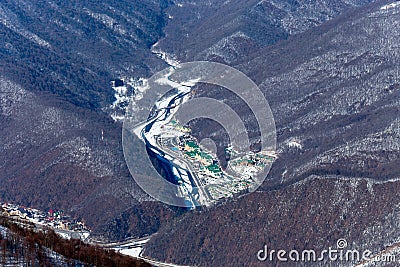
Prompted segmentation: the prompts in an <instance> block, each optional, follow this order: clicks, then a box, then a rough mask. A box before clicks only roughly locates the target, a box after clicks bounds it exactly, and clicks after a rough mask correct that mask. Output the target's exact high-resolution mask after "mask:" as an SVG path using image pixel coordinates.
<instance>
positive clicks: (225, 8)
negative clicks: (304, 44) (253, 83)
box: [157, 0, 372, 64]
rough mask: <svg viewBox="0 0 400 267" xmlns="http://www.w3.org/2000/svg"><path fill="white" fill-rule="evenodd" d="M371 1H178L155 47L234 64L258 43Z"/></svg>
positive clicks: (267, 42) (277, 38)
mask: <svg viewBox="0 0 400 267" xmlns="http://www.w3.org/2000/svg"><path fill="white" fill-rule="evenodd" d="M369 2H372V1H371V0H355V1H337V0H323V1H303V0H285V1H275V0H263V1H259V0H251V1H239V0H231V1H190V0H181V1H177V2H176V4H175V5H173V6H171V7H170V8H168V9H167V12H168V14H169V16H170V18H171V19H170V20H169V21H168V24H167V26H166V27H165V33H166V35H165V37H164V38H162V39H161V40H160V42H159V43H158V44H157V47H160V48H161V49H162V50H165V51H167V52H169V53H172V54H174V55H176V56H177V58H178V59H180V60H183V61H187V60H200V59H201V60H214V61H221V62H224V63H227V64H235V63H237V62H241V60H242V58H243V57H247V56H248V55H251V54H255V53H258V50H259V49H261V48H262V47H265V46H268V45H271V44H274V43H276V42H278V41H280V40H282V39H286V38H287V37H288V36H290V35H293V34H297V33H301V32H304V31H306V30H307V29H310V28H313V27H315V26H318V25H319V24H321V23H322V22H324V21H327V20H330V19H332V18H334V17H336V16H337V15H339V14H340V13H342V12H343V11H345V10H348V9H350V8H352V7H356V6H361V5H364V4H367V3H369Z"/></svg>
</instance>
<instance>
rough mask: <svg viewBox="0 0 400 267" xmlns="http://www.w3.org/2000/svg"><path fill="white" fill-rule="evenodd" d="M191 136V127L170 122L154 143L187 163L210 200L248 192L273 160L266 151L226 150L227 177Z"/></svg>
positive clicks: (212, 156) (216, 162)
mask: <svg viewBox="0 0 400 267" xmlns="http://www.w3.org/2000/svg"><path fill="white" fill-rule="evenodd" d="M190 133H191V129H190V128H188V127H186V126H183V125H181V124H179V122H178V121H177V120H176V119H172V120H171V121H170V122H169V123H167V124H166V125H164V127H163V129H162V131H161V132H160V133H159V135H158V136H157V143H158V144H159V145H160V146H161V147H163V148H165V149H168V150H169V151H170V153H171V154H172V155H174V156H175V157H176V158H181V159H184V160H185V161H187V162H189V163H190V166H191V167H192V168H193V171H194V173H195V175H197V177H198V179H199V181H200V182H201V185H202V186H204V187H205V188H207V191H208V192H209V194H210V196H211V197H212V199H213V200H218V199H221V198H223V197H230V196H232V195H233V194H236V193H239V192H241V191H244V190H246V189H248V188H249V186H250V185H251V183H252V182H253V181H252V177H254V176H255V175H257V173H260V172H262V171H263V170H264V168H265V167H266V166H267V164H271V163H272V162H273V161H274V160H275V158H276V155H275V153H274V152H268V153H267V152H265V151H260V152H258V153H248V154H245V155H239V153H238V152H236V151H235V149H234V147H233V146H230V147H227V148H226V154H227V155H229V156H230V158H231V160H230V161H229V165H228V168H230V170H231V172H230V173H232V174H228V173H227V172H226V171H224V170H223V169H222V168H221V166H220V164H219V162H218V159H217V157H216V155H213V153H212V152H209V151H207V150H206V149H205V148H203V147H201V146H200V145H199V144H198V141H197V140H196V139H195V138H194V137H193V136H191V135H190Z"/></svg>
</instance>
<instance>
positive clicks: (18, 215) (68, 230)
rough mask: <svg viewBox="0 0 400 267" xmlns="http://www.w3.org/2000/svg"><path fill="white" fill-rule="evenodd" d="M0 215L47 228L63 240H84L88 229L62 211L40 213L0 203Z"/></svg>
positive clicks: (88, 231)
mask: <svg viewBox="0 0 400 267" xmlns="http://www.w3.org/2000/svg"><path fill="white" fill-rule="evenodd" d="M0 205H1V206H0V207H1V208H0V214H1V215H2V216H6V217H9V218H11V219H12V220H13V221H16V222H21V223H33V224H35V226H37V227H39V228H42V227H49V228H51V229H53V230H54V231H55V232H56V233H57V234H59V235H60V236H62V237H63V238H67V239H70V238H77V239H82V240H84V239H86V238H87V237H88V236H89V235H90V229H89V228H88V227H86V226H85V223H84V222H81V221H79V220H76V219H74V218H71V217H70V216H68V215H66V214H64V211H63V210H52V209H51V210H49V211H48V212H44V211H40V210H37V209H33V208H27V207H23V206H18V205H15V204H11V203H1V202H0Z"/></svg>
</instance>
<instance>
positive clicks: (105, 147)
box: [0, 1, 174, 238]
mask: <svg viewBox="0 0 400 267" xmlns="http://www.w3.org/2000/svg"><path fill="white" fill-rule="evenodd" d="M167 5H168V3H167V2H166V1H159V2H157V1H141V2H140V3H139V2H129V1H128V2H121V1H116V2H115V1H114V2H112V1H111V2H110V1H100V2H99V1H78V2H76V1H75V2H68V3H64V2H60V1H34V2H26V1H2V2H1V3H0V28H1V30H0V35H1V38H0V58H1V60H0V69H1V74H0V125H1V130H0V139H1V141H0V184H1V186H0V199H1V200H2V201H9V202H13V203H18V204H22V205H26V206H32V207H36V208H40V209H43V210H48V209H51V208H52V209H63V210H65V211H66V212H68V213H69V214H72V215H74V216H78V217H80V218H82V219H83V220H85V221H86V222H87V223H88V225H90V226H91V227H93V228H94V230H95V232H97V231H96V230H99V231H101V232H102V233H104V229H108V228H109V225H108V224H109V223H112V221H113V220H114V219H115V218H116V217H118V216H119V215H120V214H121V213H122V212H126V211H127V210H135V211H137V212H138V213H143V212H144V210H146V212H145V215H143V216H141V217H140V218H138V221H139V222H138V224H143V222H142V221H141V220H145V221H146V222H147V224H146V227H141V228H140V229H136V228H135V231H134V233H135V234H136V235H145V234H150V233H153V232H154V231H155V230H156V229H157V228H158V226H159V225H160V223H161V222H162V221H163V220H164V219H163V218H160V217H162V216H161V215H160V213H162V214H165V216H164V217H168V216H171V215H172V214H174V211H172V210H171V209H170V208H169V207H165V206H162V205H159V204H155V205H150V207H147V206H146V205H144V206H142V204H141V201H148V200H150V199H149V198H148V197H147V195H146V194H144V193H143V192H142V191H141V190H140V189H139V188H138V187H137V186H136V185H135V183H134V182H133V180H132V178H131V176H130V174H129V172H128V169H127V168H126V165H125V160H124V158H123V154H122V146H121V124H120V123H116V122H114V121H113V120H112V119H111V117H110V112H111V111H112V110H111V108H110V105H111V103H112V102H113V101H114V100H115V98H114V94H115V92H114V90H113V89H112V87H111V85H110V81H111V80H112V79H115V78H118V77H132V78H135V79H137V78H139V77H143V76H146V75H150V74H151V73H153V72H154V71H155V70H156V69H159V68H161V67H163V66H164V65H165V63H164V62H163V61H162V60H161V59H159V58H158V57H157V56H156V55H154V54H153V53H152V52H151V51H150V46H151V44H152V43H154V42H156V40H157V39H158V38H160V36H161V35H162V27H163V25H164V24H165V19H166V18H165V14H164V12H163V9H164V8H165V7H166V6H167ZM133 227H134V226H132V228H133ZM102 229H103V230H102ZM132 233H133V232H132ZM126 235H130V233H129V232H127V231H126V232H123V233H122V232H120V231H119V232H118V231H117V233H115V234H114V235H111V236H112V237H113V238H116V236H118V237H122V238H123V237H125V236H126Z"/></svg>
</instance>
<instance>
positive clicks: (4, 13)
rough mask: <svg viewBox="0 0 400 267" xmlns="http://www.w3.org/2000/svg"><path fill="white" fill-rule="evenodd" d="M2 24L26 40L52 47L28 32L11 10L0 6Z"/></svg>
mask: <svg viewBox="0 0 400 267" xmlns="http://www.w3.org/2000/svg"><path fill="white" fill-rule="evenodd" d="M0 23H1V24H3V25H4V26H6V27H7V28H9V29H10V30H12V31H14V32H16V33H18V34H20V35H22V36H23V37H25V38H26V39H28V40H30V41H32V42H34V43H36V44H38V45H40V46H43V47H46V48H50V47H51V45H50V44H49V43H48V42H47V41H45V40H43V39H42V38H40V37H39V36H37V35H36V34H34V33H32V32H30V31H28V30H26V29H25V28H24V27H23V26H22V25H21V24H20V22H19V21H18V18H17V16H16V15H15V14H14V13H13V12H11V11H10V10H8V9H6V8H4V7H3V6H2V5H1V4H0Z"/></svg>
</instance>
